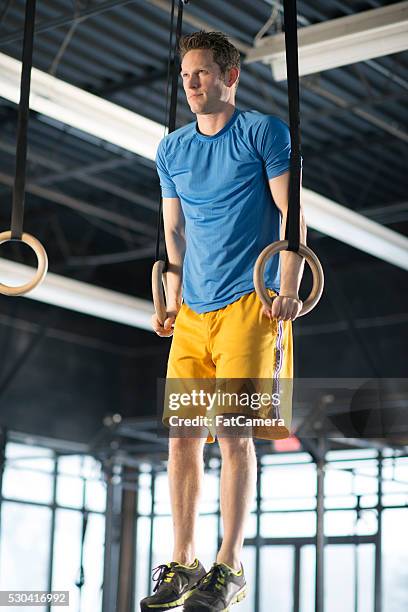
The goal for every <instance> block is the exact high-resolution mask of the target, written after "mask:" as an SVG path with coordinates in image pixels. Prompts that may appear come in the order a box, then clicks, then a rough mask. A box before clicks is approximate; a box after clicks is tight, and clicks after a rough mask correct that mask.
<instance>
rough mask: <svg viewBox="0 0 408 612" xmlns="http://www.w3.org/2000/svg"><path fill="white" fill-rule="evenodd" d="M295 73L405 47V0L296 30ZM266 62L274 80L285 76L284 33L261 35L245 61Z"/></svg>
mask: <svg viewBox="0 0 408 612" xmlns="http://www.w3.org/2000/svg"><path fill="white" fill-rule="evenodd" d="M298 40H299V74H300V76H303V75H306V74H313V73H315V72H322V71H323V70H330V69H332V68H338V67H339V66H347V65H349V64H354V63H356V62H362V61H367V60H370V59H372V58H375V57H383V56H384V55H391V54H392V53H398V52H400V51H404V50H406V49H407V48H408V2H398V3H397V4H392V5H390V6H385V7H381V8H377V9H372V10H370V11H364V12H362V13H357V14H355V15H347V16H346V17H340V18H339V19H332V20H330V21H326V22H323V23H317V24H314V25H311V26H306V27H303V28H300V29H299V30H298ZM259 61H262V62H264V63H265V64H270V66H271V68H272V74H273V77H274V79H275V80H276V81H283V80H285V79H286V58H285V35H284V34H275V35H273V36H267V37H265V38H261V39H259V40H258V41H257V42H256V46H255V47H254V48H252V49H250V50H249V51H248V53H247V56H246V59H245V62H246V63H251V62H259Z"/></svg>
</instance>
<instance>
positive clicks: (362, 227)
mask: <svg viewBox="0 0 408 612" xmlns="http://www.w3.org/2000/svg"><path fill="white" fill-rule="evenodd" d="M302 202H303V206H304V211H305V217H306V223H307V225H308V226H310V227H312V228H314V229H317V230H318V231H320V232H322V233H323V234H326V235H327V236H330V237H331V238H335V239H336V240H339V241H340V242H345V243H346V244H349V245H350V246H352V247H354V248H356V249H359V250H360V251H365V252H366V253H369V254H370V255H373V256H374V257H378V258H379V259H383V260H384V261H387V262H388V263H391V264H393V265H395V266H398V267H400V268H402V269H403V270H408V238H406V237H405V236H402V235H401V234H399V233H398V232H394V231H393V230H390V229H389V228H388V227H384V226H383V225H380V224H379V223H376V222H375V221H372V220H371V219H367V217H364V216H363V215H360V214H359V213H356V212H354V211H353V210H350V209H349V208H346V207H345V206H341V205H340V204H337V203H336V202H333V200H330V199H329V198H326V197H324V196H322V195H320V194H319V193H316V192H315V191H311V190H310V189H306V188H303V190H302Z"/></svg>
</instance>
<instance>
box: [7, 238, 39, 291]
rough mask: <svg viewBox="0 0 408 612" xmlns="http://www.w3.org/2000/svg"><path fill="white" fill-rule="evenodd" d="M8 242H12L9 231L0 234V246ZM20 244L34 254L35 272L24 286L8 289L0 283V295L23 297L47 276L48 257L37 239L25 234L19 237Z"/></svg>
mask: <svg viewBox="0 0 408 612" xmlns="http://www.w3.org/2000/svg"><path fill="white" fill-rule="evenodd" d="M10 240H12V237H11V231H10V230H9V231H7V232H1V233H0V244H3V242H9V241H10ZM21 242H24V243H25V244H28V246H30V247H31V248H32V249H33V251H34V253H35V254H36V256H37V264H38V265H37V272H36V274H35V276H34V278H33V279H32V280H30V281H29V282H28V283H25V284H24V285H20V286H19V287H9V286H8V285H3V284H2V283H0V293H2V294H3V295H11V296H16V295H25V294H26V293H29V292H30V291H32V290H33V289H35V288H36V287H38V285H40V284H41V283H42V282H43V280H44V278H45V276H46V274H47V270H48V257H47V253H46V251H45V249H44V247H43V245H42V244H41V242H40V241H39V240H37V238H34V236H32V235H31V234H26V233H24V234H23V235H22V236H21Z"/></svg>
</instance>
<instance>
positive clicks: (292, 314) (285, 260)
mask: <svg viewBox="0 0 408 612" xmlns="http://www.w3.org/2000/svg"><path fill="white" fill-rule="evenodd" d="M289 176H290V175H289V172H285V173H284V174H281V175H280V176H277V177H275V178H273V179H270V180H269V187H270V189H271V193H272V197H273V200H274V202H275V204H276V206H277V207H278V208H279V210H280V213H281V215H282V218H281V226H280V239H281V240H284V239H285V228H286V220H287V214H288V201H289ZM306 234H307V227H306V222H305V219H304V215H303V210H302V206H301V207H300V242H302V243H303V244H306ZM303 269H304V259H303V257H301V256H300V255H298V254H297V253H293V252H291V251H283V252H281V280H280V295H281V296H285V297H288V298H293V300H297V299H298V296H299V287H300V282H301V280H302V276H303ZM293 300H292V301H289V300H286V302H285V300H275V301H274V304H273V305H274V308H273V309H272V315H273V316H276V315H278V316H277V318H281V319H292V320H293V319H295V318H296V317H297V315H298V314H299V311H300V307H301V304H300V303H296V302H295V301H293ZM275 302H276V304H275Z"/></svg>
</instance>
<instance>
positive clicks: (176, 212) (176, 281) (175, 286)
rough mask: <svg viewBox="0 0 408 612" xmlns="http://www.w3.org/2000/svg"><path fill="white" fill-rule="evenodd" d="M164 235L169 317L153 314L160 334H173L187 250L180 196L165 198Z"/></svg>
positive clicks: (178, 308)
mask: <svg viewBox="0 0 408 612" xmlns="http://www.w3.org/2000/svg"><path fill="white" fill-rule="evenodd" d="M163 219H164V235H165V240H166V249H167V256H168V267H167V273H166V281H167V301H166V306H167V318H166V320H165V321H159V319H158V318H157V315H156V314H154V315H153V316H152V326H153V329H154V331H155V332H156V333H157V334H158V335H159V336H171V335H172V333H173V329H172V326H173V324H174V321H175V320H176V316H177V313H178V311H179V310H180V307H181V300H182V282H183V262H184V254H185V250H186V241H185V234H184V226H185V223H184V214H183V211H182V208H181V203H180V200H179V198H163Z"/></svg>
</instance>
